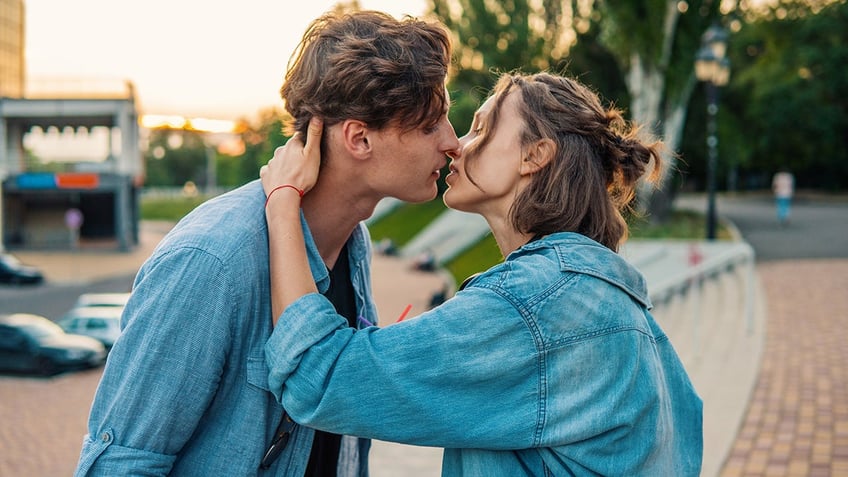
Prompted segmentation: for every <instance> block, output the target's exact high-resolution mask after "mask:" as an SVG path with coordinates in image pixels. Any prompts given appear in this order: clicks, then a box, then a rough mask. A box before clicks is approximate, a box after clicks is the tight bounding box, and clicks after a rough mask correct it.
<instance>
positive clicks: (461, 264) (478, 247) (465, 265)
mask: <svg viewBox="0 0 848 477" xmlns="http://www.w3.org/2000/svg"><path fill="white" fill-rule="evenodd" d="M502 261H503V255H501V250H500V249H499V248H498V244H497V242H495V237H494V236H493V235H492V234H491V233H490V234H487V235H486V236H485V237H483V240H480V241H479V242H477V243H476V244H474V245H473V246H471V247H470V248H469V249H468V250H466V251H465V252H463V253H461V254H459V256H457V257H456V258H454V259H453V260H451V261H450V262H448V263H446V264H445V265H444V267H445V269H446V270H447V271H448V272H450V274H451V275H452V276H453V280H454V282H456V284H457V285H459V284H460V283H462V281H463V280H465V279H466V278H468V277H469V276H471V275H473V274H475V273H477V272H482V271H485V270H487V269H489V268H491V267H492V266H494V265H497V264H498V263H501V262H502Z"/></svg>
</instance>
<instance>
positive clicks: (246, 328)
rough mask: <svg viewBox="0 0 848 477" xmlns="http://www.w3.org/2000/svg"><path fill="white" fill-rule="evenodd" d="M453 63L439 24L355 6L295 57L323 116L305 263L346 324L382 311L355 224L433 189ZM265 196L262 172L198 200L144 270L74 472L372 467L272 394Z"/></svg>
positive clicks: (295, 97)
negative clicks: (386, 203)
mask: <svg viewBox="0 0 848 477" xmlns="http://www.w3.org/2000/svg"><path fill="white" fill-rule="evenodd" d="M449 62H450V42H449V38H448V35H447V33H446V31H445V30H444V29H443V28H442V27H440V26H438V25H434V24H430V23H425V22H421V21H417V20H414V19H405V20H402V21H399V20H396V19H394V18H392V17H390V16H388V15H385V14H381V13H377V12H360V13H355V14H349V15H343V16H337V15H329V14H328V15H325V16H324V17H321V18H319V19H318V20H316V21H314V22H313V23H312V25H311V26H310V28H309V29H308V30H307V32H306V34H305V35H304V37H303V40H302V42H301V45H300V48H299V51H298V53H297V55H296V56H295V57H293V62H292V63H291V64H290V65H289V66H290V67H289V71H288V73H287V74H286V79H285V83H284V85H283V88H282V90H281V95H282V97H283V100H284V101H285V102H286V108H287V109H288V111H289V112H290V113H291V115H292V116H293V118H294V119H295V128H296V129H299V130H302V131H305V129H306V125H307V124H308V122H309V120H310V119H311V118H312V117H313V116H315V117H320V118H322V119H323V120H324V125H325V134H324V140H323V143H322V149H323V151H324V156H325V160H324V164H323V168H322V172H321V180H320V181H319V182H318V184H317V185H316V186H315V188H314V189H313V190H312V192H311V193H310V194H309V196H308V197H305V198H304V201H303V208H302V210H303V227H304V234H305V235H306V237H308V239H307V241H308V244H309V260H310V267H311V270H312V274H313V277H314V279H315V283H316V285H317V287H318V289H319V290H321V292H322V293H324V294H325V295H326V296H327V297H328V298H330V300H331V301H333V303H334V304H335V305H336V306H337V307H338V309H339V310H340V311H342V312H343V313H345V314H346V316H347V317H348V319H349V320H350V324H351V326H357V319H358V317H363V318H365V319H366V320H368V321H369V322H372V323H373V322H374V321H375V320H376V310H375V307H374V304H373V302H372V299H371V292H370V269H369V258H370V238H369V235H368V232H367V230H366V229H365V227H364V225H362V224H361V223H360V221H361V220H363V219H365V218H367V217H369V216H370V215H371V213H372V212H373V210H374V207H375V206H376V204H377V202H378V201H380V200H381V199H382V198H384V197H388V196H392V197H397V198H399V199H402V200H407V201H425V200H430V199H433V198H434V197H435V196H436V180H437V179H438V177H439V170H440V169H441V168H442V167H443V166H444V165H445V164H446V155H447V154H448V153H450V152H452V151H454V150H455V149H456V148H458V146H459V143H458V140H457V138H456V135H455V133H454V131H453V128H452V127H451V125H450V123H449V122H448V120H447V109H448V102H449V100H448V98H447V94H446V90H445V79H446V74H447V69H448V65H449ZM265 201H266V197H265V194H264V192H263V190H262V186H261V184H260V183H259V182H258V181H254V182H252V183H250V184H247V185H245V186H243V187H241V188H239V189H237V190H235V191H233V192H230V193H228V194H225V195H223V196H220V197H218V198H216V199H214V200H211V201H209V202H207V203H205V204H203V205H202V206H200V207H198V208H197V209H196V210H195V211H193V212H192V213H191V214H189V215H188V216H186V217H185V218H184V219H183V220H182V221H181V222H180V223H179V224H178V225H177V226H176V227H175V228H174V230H172V231H171V233H169V234H168V236H167V237H165V238H164V239H163V240H162V242H161V244H160V245H159V247H158V248H157V250H156V251H155V252H154V253H153V256H151V257H150V258H149V259H148V260H147V262H146V263H145V264H144V265H143V266H142V268H141V270H140V271H139V273H138V276H137V277H136V280H135V284H134V289H133V293H132V296H131V298H130V300H129V302H128V303H127V306H126V309H125V312H124V315H123V318H122V322H123V327H124V329H123V334H122V336H121V338H120V339H118V341H117V342H116V343H115V346H114V348H113V349H112V351H111V354H110V357H109V361H108V363H107V365H106V368H105V370H104V374H103V378H102V380H101V382H100V386H99V388H98V390H97V394H96V396H95V399H94V403H93V405H92V409H91V415H90V417H89V425H88V435H87V436H86V437H85V440H84V443H83V448H82V453H81V456H80V462H79V465H78V468H77V471H76V474H75V475H77V476H84V475H98V476H100V475H104V476H105V475H109V476H112V475H130V474H134V475H135V474H144V475H165V474H170V475H189V476H195V475H196V476H208V475H227V476H242V475H274V476H302V475H339V476H341V475H351V476H353V475H356V476H365V475H367V473H368V449H369V446H370V441H368V440H364V439H361V440H360V439H356V438H352V437H346V436H345V437H343V436H335V435H332V434H325V433H318V434H317V436H316V431H314V430H312V429H308V428H304V427H300V426H296V425H293V424H291V421H289V420H288V419H286V418H285V417H284V410H283V408H282V407H280V406H279V404H277V403H276V401H275V399H274V396H273V395H272V394H271V393H270V392H269V391H268V377H267V376H268V366H267V364H266V362H265V358H264V351H263V346H264V345H265V342H266V341H267V340H268V338H269V336H270V334H271V330H272V310H271V302H270V290H269V272H268V260H269V257H268V237H267V225H266V219H265V213H264V210H263V205H264V204H265ZM307 224H308V225H307ZM304 365H305V366H308V363H304ZM373 404H374V403H369V402H363V403H361V405H362V406H370V405H373ZM278 424H280V427H279V428H278ZM313 443H314V445H313Z"/></svg>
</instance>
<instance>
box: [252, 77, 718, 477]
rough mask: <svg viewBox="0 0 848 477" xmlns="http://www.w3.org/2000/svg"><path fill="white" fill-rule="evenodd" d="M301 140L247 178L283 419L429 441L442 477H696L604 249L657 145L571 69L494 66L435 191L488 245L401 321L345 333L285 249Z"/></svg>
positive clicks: (653, 329)
mask: <svg viewBox="0 0 848 477" xmlns="http://www.w3.org/2000/svg"><path fill="white" fill-rule="evenodd" d="M320 134H321V128H320V121H317V120H316V121H313V124H312V125H311V126H310V131H309V133H308V135H307V136H308V137H307V138H306V144H305V145H304V144H303V143H302V142H300V141H299V139H300V138H295V139H294V140H292V141H291V142H290V145H288V146H286V147H285V148H284V149H281V150H280V151H278V153H277V154H276V158H275V159H273V160H272V161H271V162H269V164H268V166H266V167H263V168H262V171H261V176H262V183H263V186H264V188H265V190H266V192H267V193H268V194H269V200H268V203H267V207H266V218H267V221H268V225H269V229H268V230H269V234H270V239H271V240H270V251H271V281H272V294H273V296H272V301H273V302H274V303H275V308H276V309H283V308H284V309H285V311H284V312H283V313H282V316H281V317H280V318H279V323H278V325H277V329H285V332H276V331H275V332H274V333H273V334H272V337H271V339H270V340H269V342H268V343H267V344H266V348H265V350H266V357H267V360H268V365H269V367H270V370H271V371H270V376H269V384H270V388H271V389H272V390H273V392H274V393H275V395H276V396H277V397H278V399H280V402H281V403H282V405H283V406H284V407H285V408H286V410H287V411H288V413H289V415H290V416H291V417H292V419H293V420H294V421H296V422H298V423H300V424H303V425H306V426H309V427H314V428H317V429H322V430H327V431H331V432H336V433H342V434H350V435H359V436H364V437H371V438H376V439H381V440H388V441H397V442H403V443H408V444H417V445H424V446H438V447H444V448H445V453H444V460H443V468H442V471H443V475H447V476H453V475H472V476H496V475H503V476H520V475H539V476H542V475H545V476H548V475H555V476H561V475H622V476H623V475H627V476H635V475H649V476H660V475H662V476H666V475H668V476H672V475H673V476H690V475H692V476H696V475H698V474H699V472H700V466H701V456H702V433H701V417H702V403H701V400H700V398H699V397H698V395H697V394H696V392H695V390H694V389H693V387H692V384H691V383H690V381H689V378H688V376H687V375H686V372H685V370H684V369H683V367H682V365H681V363H680V361H679V359H678V357H677V355H676V353H675V351H674V349H673V348H672V345H671V343H670V342H669V340H668V338H667V337H666V335H665V334H664V333H663V331H662V330H661V329H660V327H659V326H658V325H657V324H656V322H655V321H654V319H653V317H652V316H651V314H650V312H649V311H648V310H649V308H650V304H649V300H648V296H647V290H646V285H645V281H644V278H643V277H642V276H641V274H640V273H639V272H638V271H637V270H635V269H634V268H633V267H632V266H630V265H629V264H628V263H627V262H626V261H625V260H623V259H622V258H621V257H620V256H619V255H617V254H616V250H617V249H618V246H619V244H620V243H621V242H622V241H623V240H624V238H625V237H626V234H627V227H626V224H625V222H624V220H623V218H622V216H621V213H620V210H621V209H622V208H623V207H624V206H625V205H626V204H627V203H628V202H629V200H630V199H631V198H632V197H633V191H634V187H635V184H636V182H637V181H638V180H639V179H640V178H642V177H643V176H644V175H646V171H648V170H649V169H650V168H653V171H654V173H656V171H657V170H658V167H659V166H660V156H659V152H658V148H659V144H658V143H645V142H642V141H641V140H640V139H638V138H637V133H636V131H635V130H634V129H633V128H632V127H630V126H629V125H628V124H626V123H625V121H624V120H623V119H622V116H621V114H620V112H618V111H616V110H608V109H605V108H604V107H603V106H602V104H601V102H600V100H599V98H598V97H597V95H596V94H594V93H593V92H591V91H590V90H589V89H587V88H586V87H584V86H583V85H581V84H579V83H578V82H576V81H574V80H571V79H568V78H563V77H560V76H555V75H551V74H547V73H540V74H536V75H531V76H527V75H520V74H511V75H504V76H503V77H502V78H501V79H500V81H499V82H498V84H497V86H496V87H495V89H494V91H493V94H492V95H491V96H490V98H489V99H488V100H487V101H486V102H485V104H483V105H482V106H481V107H480V109H479V110H478V111H477V113H476V114H475V117H474V122H473V124H472V126H471V131H470V132H469V133H468V134H467V135H466V136H464V137H463V138H461V139H460V144H461V147H460V150H459V151H456V153H455V154H453V155H452V161H451V165H450V171H451V172H450V174H449V175H448V176H447V178H446V180H447V183H448V185H449V186H450V187H449V189H448V191H447V192H446V193H445V195H444V201H445V204H447V205H448V206H449V207H452V208H456V209H459V210H463V211H468V212H475V213H479V214H481V215H482V216H483V217H485V218H486V220H487V221H488V223H489V225H490V227H491V229H492V233H493V235H494V237H495V239H496V241H497V243H498V246H499V247H500V249H501V252H502V253H503V255H504V256H505V257H506V258H505V259H504V261H503V263H501V264H499V265H496V266H494V267H492V268H491V269H489V270H488V271H486V272H484V273H482V274H480V275H479V276H477V277H475V278H474V279H472V280H471V281H470V282H469V283H468V284H467V286H466V287H465V288H464V289H463V290H461V291H459V292H458V293H457V294H456V295H455V296H454V297H453V298H451V299H449V300H448V301H446V302H445V303H444V304H442V305H441V306H438V307H436V308H434V309H433V310H430V311H428V312H426V313H424V314H422V315H421V316H419V317H417V318H415V319H408V320H406V321H403V322H401V323H399V324H396V325H393V326H389V327H387V328H378V327H368V328H365V329H361V330H354V329H352V328H350V327H349V326H348V324H347V321H346V320H345V319H344V318H342V317H340V316H339V315H338V314H337V313H336V311H335V310H334V309H333V307H332V306H331V305H330V303H329V302H328V301H327V299H326V298H324V297H323V296H322V295H320V294H318V293H316V288H315V285H314V283H313V280H312V276H311V274H310V269H309V265H308V263H307V261H306V255H305V251H304V237H303V235H302V233H301V227H300V212H299V210H298V207H299V193H300V191H308V190H309V188H310V187H311V185H312V183H313V182H314V180H315V176H316V175H317V174H318V160H319V158H318V156H319V155H320V153H319V149H320V148H319V145H320ZM352 180H355V178H352ZM364 318H367V319H368V321H370V322H374V321H373V319H374V318H375V317H364ZM373 402H380V403H392V405H391V406H390V407H389V408H388V409H385V408H383V407H381V408H380V410H375V408H374V407H372V406H370V405H369V404H370V403H373Z"/></svg>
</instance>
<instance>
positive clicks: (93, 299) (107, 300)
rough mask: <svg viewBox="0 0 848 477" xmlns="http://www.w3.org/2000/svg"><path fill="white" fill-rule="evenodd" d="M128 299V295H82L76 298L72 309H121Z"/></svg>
mask: <svg viewBox="0 0 848 477" xmlns="http://www.w3.org/2000/svg"><path fill="white" fill-rule="evenodd" d="M129 299H130V294H129V293H83V294H82V295H80V296H79V298H77V302H76V303H75V304H74V308H82V307H90V306H96V307H101V306H104V307H111V306H115V307H121V308H123V307H124V306H125V305H126V304H127V301H129Z"/></svg>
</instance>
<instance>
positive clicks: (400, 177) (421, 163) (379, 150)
mask: <svg viewBox="0 0 848 477" xmlns="http://www.w3.org/2000/svg"><path fill="white" fill-rule="evenodd" d="M375 139H376V141H375V142H374V144H373V147H374V153H375V158H376V159H377V161H376V162H375V167H377V168H378V169H377V170H376V171H375V174H374V176H373V177H372V178H371V179H372V181H373V182H372V183H371V186H372V188H373V189H375V190H376V191H378V192H380V193H381V194H382V195H384V196H387V197H396V198H398V199H400V200H403V201H407V202H425V201H428V200H432V199H434V198H435V197H436V194H437V193H438V189H437V186H436V181H437V180H438V179H439V174H440V169H441V168H442V167H444V166H445V164H447V155H448V154H450V153H453V152H454V151H456V150H457V149H458V148H459V140H458V139H457V137H456V133H455V132H454V129H453V125H451V123H450V121H449V120H448V115H447V111H445V114H444V115H443V116H442V118H441V119H440V120H439V123H438V124H437V125H436V126H435V127H433V128H423V127H420V128H415V129H412V130H404V129H402V128H399V127H394V126H390V127H387V128H385V129H383V130H381V131H379V132H377V134H376V135H375Z"/></svg>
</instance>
